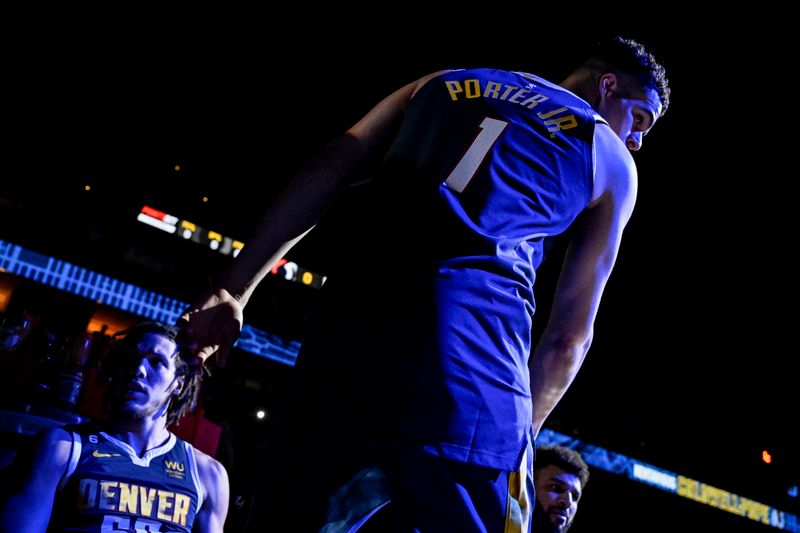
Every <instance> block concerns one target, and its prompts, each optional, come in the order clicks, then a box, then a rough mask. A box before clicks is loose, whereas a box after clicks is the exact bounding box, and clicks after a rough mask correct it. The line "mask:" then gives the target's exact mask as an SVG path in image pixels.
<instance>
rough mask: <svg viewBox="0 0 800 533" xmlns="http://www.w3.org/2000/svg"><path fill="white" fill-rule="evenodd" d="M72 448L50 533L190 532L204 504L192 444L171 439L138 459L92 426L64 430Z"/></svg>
mask: <svg viewBox="0 0 800 533" xmlns="http://www.w3.org/2000/svg"><path fill="white" fill-rule="evenodd" d="M64 429H65V430H67V431H71V433H72V439H73V446H72V454H71V456H70V462H69V465H68V468H67V472H66V474H65V476H64V479H63V480H62V482H61V484H60V485H59V494H58V495H57V497H56V502H57V505H56V508H55V512H54V515H53V519H52V520H51V522H50V523H51V530H54V531H76V532H77V531H80V532H97V533H101V532H102V533H105V532H107V531H109V532H110V531H126V532H131V533H143V532H155V531H180V532H185V533H189V532H191V530H192V525H193V524H194V518H195V515H196V514H197V512H198V511H199V506H200V504H201V502H202V501H203V491H202V486H201V484H200V481H199V477H198V474H197V463H196V461H195V455H194V449H193V448H192V446H191V444H189V443H188V442H185V441H183V440H181V439H179V438H177V437H176V436H175V435H173V434H170V437H169V439H168V440H167V442H166V443H165V444H163V445H162V446H159V447H158V448H154V449H152V450H149V451H148V452H147V453H146V454H145V456H144V457H141V458H140V457H138V456H137V455H136V453H135V452H134V451H133V449H132V448H131V447H130V446H129V445H128V444H126V443H124V442H122V441H119V440H117V439H115V438H114V437H111V436H110V435H107V434H106V433H104V432H102V431H98V430H97V428H96V427H95V426H93V425H91V424H84V425H80V426H75V427H72V428H70V427H65V428H64Z"/></svg>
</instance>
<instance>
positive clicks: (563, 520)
mask: <svg viewBox="0 0 800 533" xmlns="http://www.w3.org/2000/svg"><path fill="white" fill-rule="evenodd" d="M535 485H536V505H537V506H538V507H539V508H540V510H541V512H542V514H543V515H544V516H545V517H546V518H547V520H549V522H550V524H552V526H553V527H552V530H553V531H559V532H561V531H566V530H567V529H568V528H569V526H570V525H571V524H572V519H573V518H575V513H576V512H578V500H580V497H581V480H580V478H579V477H578V476H577V475H575V474H570V473H569V472H565V471H564V470H562V469H561V468H559V467H557V466H555V465H547V466H545V467H544V468H542V469H540V470H537V471H536V475H535Z"/></svg>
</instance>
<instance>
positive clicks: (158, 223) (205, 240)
mask: <svg viewBox="0 0 800 533" xmlns="http://www.w3.org/2000/svg"><path fill="white" fill-rule="evenodd" d="M136 220H138V221H139V222H142V223H144V224H147V225H148V226H151V227H154V228H156V229H160V230H161V231H165V232H167V233H171V234H173V235H175V236H176V237H178V238H180V239H184V240H187V241H192V242H195V243H197V244H199V245H201V246H205V247H206V248H209V249H211V250H214V251H216V252H219V253H221V254H225V255H231V256H233V257H236V256H237V255H239V252H241V251H242V248H244V243H243V242H242V241H237V240H235V239H231V238H230V237H226V236H225V235H222V234H221V233H218V232H216V231H211V230H207V229H204V228H202V227H200V226H198V225H197V224H195V223H194V222H189V221H188V220H181V219H179V218H178V217H176V216H174V215H170V214H169V213H164V212H163V211H159V210H158V209H154V208H152V207H150V206H144V207H142V210H141V211H140V212H139V214H138V215H137V217H136ZM272 274H275V275H276V276H279V277H281V278H283V279H285V280H287V281H294V282H297V283H302V284H303V285H308V286H309V287H314V288H320V287H322V284H323V283H325V276H323V275H321V274H317V273H315V272H311V271H310V270H306V269H304V268H302V267H300V266H299V265H297V263H294V262H292V261H287V260H285V259H281V260H280V261H279V262H278V264H277V265H276V266H275V268H273V269H272Z"/></svg>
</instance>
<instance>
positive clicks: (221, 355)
mask: <svg viewBox="0 0 800 533" xmlns="http://www.w3.org/2000/svg"><path fill="white" fill-rule="evenodd" d="M230 353H231V344H227V343H226V344H223V345H222V346H220V348H219V350H217V366H219V367H220V368H222V367H224V366H225V365H226V364H227V362H228V356H229V355H230Z"/></svg>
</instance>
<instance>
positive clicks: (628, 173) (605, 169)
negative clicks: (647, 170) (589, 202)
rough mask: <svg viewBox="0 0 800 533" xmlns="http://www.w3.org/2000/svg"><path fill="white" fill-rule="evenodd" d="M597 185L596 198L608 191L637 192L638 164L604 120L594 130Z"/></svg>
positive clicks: (626, 194) (595, 189)
mask: <svg viewBox="0 0 800 533" xmlns="http://www.w3.org/2000/svg"><path fill="white" fill-rule="evenodd" d="M594 157H595V187H594V194H593V196H594V198H595V199H597V198H599V197H600V196H601V195H603V194H604V193H606V192H612V193H616V194H622V195H625V196H628V195H631V194H632V195H634V196H635V194H636V188H637V187H636V185H637V173H636V164H635V163H634V160H633V156H632V155H631V153H630V151H629V150H628V148H627V147H626V146H625V143H624V142H623V141H622V140H621V139H620V138H619V137H618V136H617V134H616V133H614V131H613V130H612V129H611V127H609V126H608V125H607V124H605V123H604V122H598V123H597V124H596V125H595V132H594Z"/></svg>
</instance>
